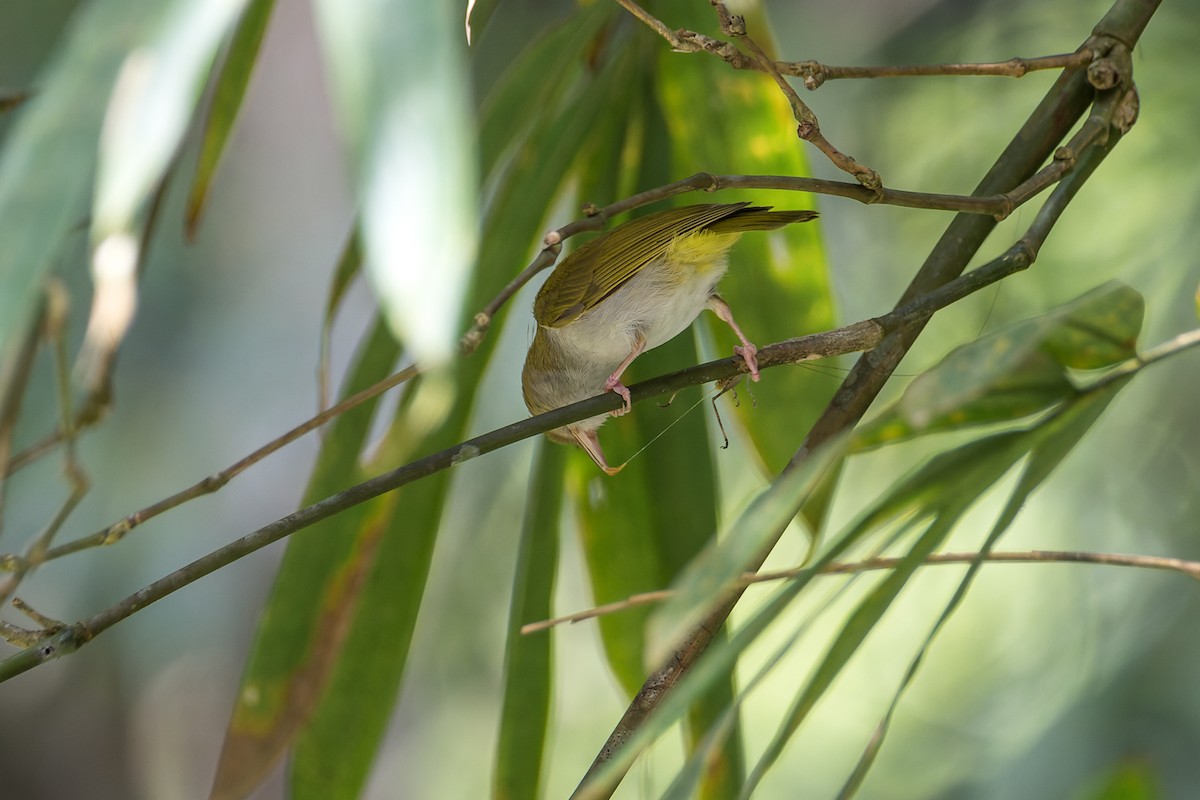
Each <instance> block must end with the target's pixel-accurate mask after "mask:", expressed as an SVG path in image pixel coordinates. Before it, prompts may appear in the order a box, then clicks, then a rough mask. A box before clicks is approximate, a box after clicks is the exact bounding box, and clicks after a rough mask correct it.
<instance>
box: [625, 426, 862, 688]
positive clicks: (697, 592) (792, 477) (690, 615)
mask: <svg viewBox="0 0 1200 800" xmlns="http://www.w3.org/2000/svg"><path fill="white" fill-rule="evenodd" d="M845 444H846V440H845V439H839V440H836V441H835V442H831V443H830V444H829V445H828V446H826V447H824V448H821V449H820V450H819V451H818V453H817V454H815V455H814V457H812V458H810V459H808V460H807V461H805V462H804V463H803V464H801V465H800V466H799V467H798V468H796V469H793V470H790V471H789V472H786V473H784V474H783V475H782V476H781V477H780V478H778V479H777V480H776V481H775V482H774V483H773V484H771V486H769V487H767V489H765V490H764V491H763V492H762V494H760V495H759V496H758V497H757V498H756V499H755V500H754V502H752V503H751V504H750V505H749V506H748V507H747V508H746V510H745V511H744V512H742V514H741V516H740V517H738V519H737V520H736V521H735V522H734V523H733V525H732V526H730V529H729V530H728V531H727V532H725V533H724V534H723V535H722V536H721V537H720V538H719V539H718V540H717V541H714V542H710V543H709V545H708V547H707V548H705V549H704V551H703V552H701V553H700V554H699V555H698V556H697V557H696V558H694V559H692V561H691V563H689V564H688V565H687V567H686V568H685V569H684V570H683V572H682V574H680V575H679V577H678V579H677V580H676V581H675V584H674V586H673V587H672V588H673V589H674V591H673V592H672V595H671V598H670V599H669V600H667V601H666V602H665V603H663V604H662V605H661V606H660V607H659V608H658V609H657V610H655V611H654V613H653V615H652V616H651V618H650V622H649V626H648V629H649V638H650V643H651V647H650V650H649V653H648V654H647V655H648V657H649V658H650V659H651V663H655V664H659V663H662V662H663V661H664V660H665V659H666V658H667V657H668V656H669V655H670V653H672V652H673V651H674V649H675V648H676V647H677V646H678V644H679V643H680V642H681V641H682V640H683V639H684V638H685V637H686V636H687V635H688V634H689V633H690V632H691V630H692V629H693V628H694V627H695V626H696V625H697V624H698V623H699V622H700V621H702V620H703V619H704V618H705V617H707V616H708V615H709V614H710V613H711V612H712V611H713V610H715V608H716V607H718V606H719V605H721V604H722V603H724V602H725V600H726V598H727V597H728V596H729V592H730V590H731V587H732V586H734V585H735V584H736V583H737V581H738V580H739V579H741V577H742V576H743V574H744V573H745V571H746V570H747V569H748V568H749V567H750V565H751V564H752V563H753V562H754V560H755V559H756V558H757V557H759V556H761V554H762V552H763V549H764V548H765V547H766V546H767V545H768V544H769V543H771V542H773V541H774V540H775V539H776V538H777V537H778V536H779V534H780V533H782V532H783V530H784V529H785V528H786V527H787V526H788V525H789V524H790V523H791V521H792V520H793V519H794V518H795V516H796V513H797V512H798V511H799V509H800V506H801V505H802V504H803V503H804V501H805V500H806V499H807V498H808V496H809V494H810V493H811V492H812V490H813V489H814V487H815V486H816V485H817V483H818V482H819V481H820V480H821V477H822V475H823V474H824V473H825V471H826V470H827V469H829V467H830V466H831V465H832V464H834V463H835V462H836V461H837V460H838V459H840V458H841V456H842V454H843V453H844V452H845Z"/></svg>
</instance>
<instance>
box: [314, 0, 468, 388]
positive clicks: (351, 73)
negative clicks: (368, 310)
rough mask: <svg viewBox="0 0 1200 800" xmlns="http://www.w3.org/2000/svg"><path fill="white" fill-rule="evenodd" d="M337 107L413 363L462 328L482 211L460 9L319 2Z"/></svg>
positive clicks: (390, 300)
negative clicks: (413, 358)
mask: <svg viewBox="0 0 1200 800" xmlns="http://www.w3.org/2000/svg"><path fill="white" fill-rule="evenodd" d="M315 9H316V19H317V28H318V31H319V32H320V34H321V40H322V44H323V49H324V52H325V56H326V60H327V62H328V65H329V72H330V77H331V81H330V85H331V88H332V90H333V99H334V106H335V108H336V110H337V112H338V116H339V118H340V120H341V127H342V132H343V135H344V136H345V138H346V140H347V142H348V144H349V145H350V150H351V153H352V155H353V162H352V163H353V164H354V173H355V175H356V177H357V181H356V183H357V187H356V188H357V195H358V198H359V201H360V205H361V226H362V232H363V244H364V249H365V252H366V266H367V274H368V275H369V276H370V277H371V282H372V285H373V287H374V290H375V294H376V296H377V297H378V298H379V302H380V305H381V307H382V308H383V309H384V312H385V314H386V316H387V318H388V321H389V322H390V323H391V324H392V326H393V330H394V331H396V332H397V334H398V336H399V337H400V338H401V339H403V341H404V342H405V345H406V347H408V348H409V349H410V350H411V352H412V354H413V356H414V357H415V358H416V360H417V361H418V362H419V363H421V364H423V365H426V366H431V365H434V364H438V363H443V362H445V361H446V360H447V359H448V358H449V357H450V356H451V354H452V353H453V352H454V349H455V344H456V342H457V337H458V336H459V334H460V333H461V329H460V328H459V319H460V317H461V314H462V300H463V297H464V295H465V293H466V291H467V287H468V284H469V283H470V278H471V272H470V266H471V263H472V261H473V259H474V253H475V245H476V236H477V231H478V214H477V212H476V208H475V205H476V194H477V188H478V182H477V179H476V176H475V167H476V157H475V143H474V141H473V138H472V136H471V134H470V131H472V130H473V123H472V120H471V114H470V111H469V108H470V99H469V94H470V88H469V84H468V81H467V73H466V68H465V47H466V43H465V42H464V37H463V27H462V24H463V20H462V17H461V16H460V14H459V12H460V11H461V10H462V9H460V8H458V7H457V6H456V5H455V4H451V3H428V2H423V0H381V1H380V2H371V1H370V0H352V1H347V0H316V3H315Z"/></svg>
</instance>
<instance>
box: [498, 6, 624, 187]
mask: <svg viewBox="0 0 1200 800" xmlns="http://www.w3.org/2000/svg"><path fill="white" fill-rule="evenodd" d="M611 18H612V13H611V10H610V9H609V8H607V7H606V6H605V5H604V4H600V3H597V4H595V5H592V6H590V7H588V8H584V9H581V10H580V12H579V13H577V14H574V15H572V16H571V17H570V18H569V21H568V22H567V23H565V24H563V25H560V26H558V27H556V28H554V29H551V30H550V31H549V32H547V33H546V34H545V35H544V36H542V37H540V38H538V39H535V40H534V41H533V42H532V43H531V44H530V45H529V46H527V47H526V48H525V49H524V50H523V51H522V52H521V53H520V55H518V56H517V58H516V59H515V60H514V61H513V62H512V64H510V65H509V67H508V68H507V69H506V70H505V71H504V74H503V75H501V76H500V79H499V81H497V83H496V86H495V87H493V89H492V90H491V91H490V92H489V93H488V96H487V98H486V100H485V101H484V103H483V107H482V109H481V110H480V114H479V159H480V164H481V165H482V170H483V174H484V175H489V174H491V172H492V170H493V169H494V168H495V167H496V166H497V164H498V163H499V162H500V160H501V155H502V154H503V153H505V152H506V151H508V150H509V148H510V147H513V146H514V145H519V144H521V143H523V142H524V141H525V140H526V139H527V138H528V137H529V136H530V135H532V134H533V133H534V132H535V131H538V130H544V128H545V126H546V122H547V120H546V116H547V114H549V113H553V111H554V110H557V109H559V108H561V106H562V105H563V99H564V94H565V93H566V92H567V91H569V90H570V88H571V87H573V86H577V85H578V84H579V81H580V80H581V77H582V75H583V71H584V53H585V52H586V49H587V45H588V42H589V41H590V40H591V39H593V38H594V37H595V36H596V35H597V32H598V31H599V30H600V28H601V25H602V24H603V23H604V22H605V21H606V20H610V19H611ZM613 117H616V119H614V120H613V121H614V122H620V123H621V124H624V120H622V119H621V118H620V117H619V116H617V115H616V114H615V113H613V114H608V115H607V117H606V118H609V119H611V118H613ZM593 138H594V140H595V141H603V137H600V136H596V137H593Z"/></svg>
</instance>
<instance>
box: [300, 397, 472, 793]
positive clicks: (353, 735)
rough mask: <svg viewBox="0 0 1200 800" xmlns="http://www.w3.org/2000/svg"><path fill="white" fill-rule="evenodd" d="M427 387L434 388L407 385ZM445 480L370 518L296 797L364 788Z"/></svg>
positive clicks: (451, 436)
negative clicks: (363, 563)
mask: <svg viewBox="0 0 1200 800" xmlns="http://www.w3.org/2000/svg"><path fill="white" fill-rule="evenodd" d="M422 390H426V391H428V389H427V388H426V387H425V386H422V387H410V389H409V391H422ZM433 391H437V389H433ZM420 402H421V401H420V400H414V401H413V403H412V406H414V407H415V406H417V405H418V404H419V403H420ZM408 411H409V409H408V408H402V409H401V410H400V412H399V413H400V414H402V415H403V414H406V413H408ZM464 417H465V413H464V409H463V404H461V403H460V404H458V406H457V408H456V413H455V414H453V415H452V417H451V418H450V420H448V422H447V424H446V425H444V426H443V427H442V428H441V429H439V430H438V431H437V432H436V433H434V434H433V435H432V436H430V437H429V438H428V440H427V445H428V446H429V447H431V448H436V449H440V448H441V447H442V446H447V445H448V444H450V443H452V442H453V441H455V440H457V438H458V437H457V435H456V434H457V432H458V431H460V430H461V428H462V425H463V422H464ZM448 440H449V441H448ZM449 481H450V473H449V472H446V471H442V472H439V473H437V474H436V475H432V476H430V477H428V478H425V479H424V480H421V481H418V482H416V483H413V484H409V485H408V486H405V487H403V488H401V489H398V490H397V491H395V492H392V493H390V494H387V495H384V496H383V497H381V498H379V502H378V503H377V504H374V505H373V511H374V512H375V513H374V514H372V515H371V517H370V518H368V519H366V520H365V521H364V523H365V524H364V526H363V531H362V534H360V535H362V536H369V537H371V539H372V541H374V542H377V545H376V547H375V549H374V553H373V554H372V557H371V559H370V561H369V564H368V565H367V567H368V568H367V571H366V574H365V576H364V580H363V583H362V591H361V593H360V596H359V598H358V601H357V603H356V604H355V605H354V606H353V607H352V609H351V612H352V615H351V616H350V618H349V619H348V620H347V622H348V631H347V633H346V635H345V639H344V641H341V642H337V643H336V645H337V646H336V647H331V648H329V650H330V652H329V658H330V660H331V662H332V664H333V668H332V670H331V671H330V677H329V684H328V687H327V689H326V691H325V693H324V694H323V695H322V696H321V697H320V699H319V702H318V704H317V706H316V708H315V709H314V710H313V714H312V719H311V722H310V724H309V725H308V726H307V727H306V728H305V729H304V731H303V732H302V733H301V734H300V736H299V738H298V739H297V740H296V744H295V748H294V754H293V758H292V760H291V779H292V796H293V797H295V798H298V800H305V798H313V799H314V800H316V799H318V798H319V800H335V799H336V798H357V797H359V796H360V794H361V793H362V789H363V786H364V785H365V783H366V779H367V775H368V774H369V772H370V768H371V764H372V762H373V761H374V759H375V753H376V751H377V749H378V746H379V740H380V738H381V737H382V736H383V733H384V731H385V730H386V728H387V721H388V719H389V718H390V717H391V714H392V706H393V704H394V702H395V698H396V695H397V692H398V689H399V685H400V679H401V677H402V676H403V674H404V668H405V665H406V662H407V658H408V652H409V646H410V645H411V643H412V633H413V629H414V628H415V627H416V622H417V615H418V612H419V611H420V608H421V599H422V596H423V594H424V591H425V581H426V578H427V577H428V575H429V564H430V560H431V559H432V557H433V548H434V544H435V543H436V541H437V534H438V529H439V526H440V520H441V513H442V510H443V508H444V505H445V500H446V494H447V487H448V484H449Z"/></svg>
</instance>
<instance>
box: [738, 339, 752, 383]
mask: <svg viewBox="0 0 1200 800" xmlns="http://www.w3.org/2000/svg"><path fill="white" fill-rule="evenodd" d="M733 352H734V353H736V354H737V355H739V356H741V357H742V360H743V361H745V362H746V369H748V370H750V380H752V381H757V380H758V348H757V347H755V346H754V345H752V344H750V343H749V342H746V344H745V345H734V348H733Z"/></svg>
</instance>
